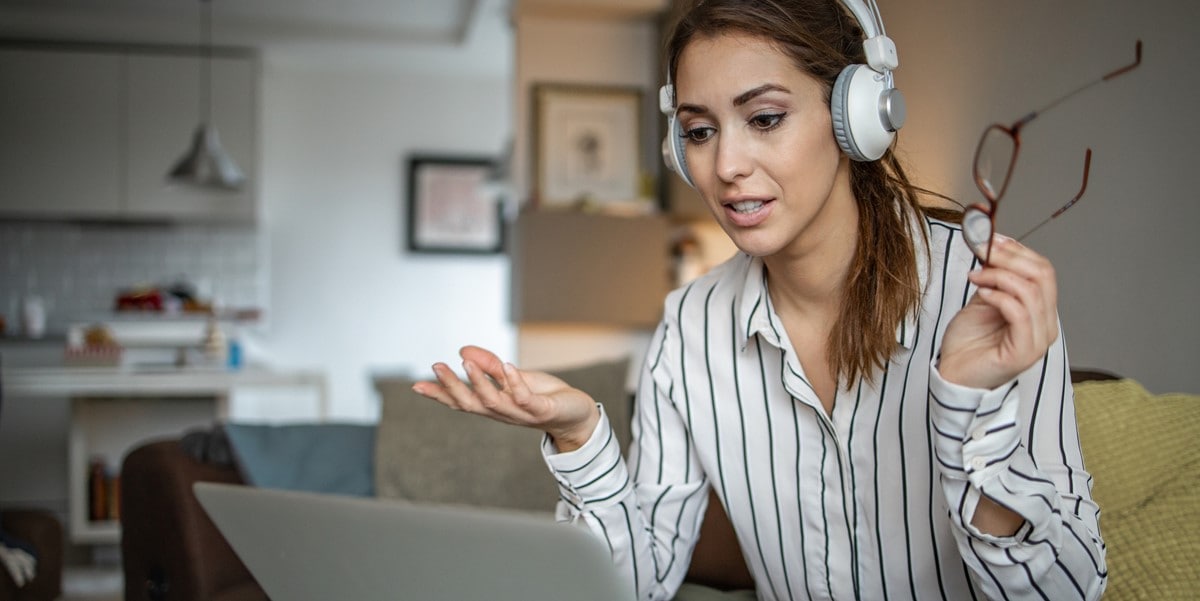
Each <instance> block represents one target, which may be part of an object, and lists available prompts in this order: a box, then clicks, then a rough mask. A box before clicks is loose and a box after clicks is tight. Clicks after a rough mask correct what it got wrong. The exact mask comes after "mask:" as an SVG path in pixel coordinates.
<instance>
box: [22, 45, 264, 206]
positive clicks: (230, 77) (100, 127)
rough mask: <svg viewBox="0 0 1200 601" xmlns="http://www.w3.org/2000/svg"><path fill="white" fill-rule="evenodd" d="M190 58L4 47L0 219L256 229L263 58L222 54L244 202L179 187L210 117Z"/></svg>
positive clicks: (222, 103) (230, 139)
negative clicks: (183, 166) (171, 176)
mask: <svg viewBox="0 0 1200 601" xmlns="http://www.w3.org/2000/svg"><path fill="white" fill-rule="evenodd" d="M201 60H202V59H201V58H200V57H199V56H197V55H196V54H195V50H194V49H190V48H189V49H185V48H175V47H161V46H154V47H142V46H111V45H98V44H67V43H63V44H58V43H49V42H47V43H38V44H23V43H10V44H7V45H0V218H17V219H20V218H37V219H104V220H116V221H147V220H154V221H164V220H165V221H220V222H230V221H232V222H243V223H253V222H254V221H256V219H257V216H258V205H259V203H258V185H257V155H258V152H257V140H258V133H257V130H258V60H257V57H256V55H255V54H253V53H251V52H249V51H240V50H231V49H216V50H215V51H214V56H213V59H212V63H211V66H212V79H211V82H212V84H211V90H212V95H211V99H212V100H211V103H212V118H213V124H214V125H215V126H216V128H217V130H218V132H219V133H220V135H221V140H222V142H223V145H224V146H225V149H226V150H227V151H228V152H229V153H230V155H231V156H233V158H234V160H235V161H237V163H238V165H239V166H240V167H241V168H242V170H243V171H244V172H245V174H246V176H247V184H246V186H245V188H244V189H243V190H241V191H238V192H228V191H223V190H196V189H192V188H189V187H186V186H180V185H174V184H171V183H170V182H169V181H168V179H167V173H168V171H169V170H170V169H171V167H172V166H173V165H174V164H175V162H176V161H177V160H178V159H179V158H180V157H182V156H183V154H184V152H185V151H186V150H187V149H188V147H189V145H190V143H191V140H192V136H193V133H194V131H195V129H196V127H197V126H198V125H199V124H200V122H201V120H202V119H207V115H202V114H201V103H202V94H203V91H202V89H201V82H200V79H201V76H200V73H201V66H202V63H201Z"/></svg>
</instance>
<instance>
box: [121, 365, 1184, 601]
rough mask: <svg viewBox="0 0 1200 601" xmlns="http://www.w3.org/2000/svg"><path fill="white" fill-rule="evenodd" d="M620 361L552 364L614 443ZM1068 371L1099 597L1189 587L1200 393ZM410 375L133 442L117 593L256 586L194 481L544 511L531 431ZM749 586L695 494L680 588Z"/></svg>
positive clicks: (549, 495) (545, 483) (690, 591)
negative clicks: (349, 412)
mask: <svg viewBox="0 0 1200 601" xmlns="http://www.w3.org/2000/svg"><path fill="white" fill-rule="evenodd" d="M626 367H627V365H626V363H625V362H624V361H613V362H603V363H598V364H595V365H590V366H584V367H581V368H577V369H573V370H563V371H561V372H559V373H558V374H557V375H559V376H560V377H562V378H563V379H564V380H566V381H568V382H570V383H572V384H573V385H575V386H577V387H579V388H581V389H583V390H585V391H587V392H589V393H590V394H591V395H592V396H594V397H595V398H596V399H597V400H598V401H600V402H601V403H602V404H603V405H604V406H605V411H606V412H608V414H609V415H610V417H611V418H612V420H613V423H614V425H615V429H616V435H617V436H618V438H621V439H622V440H623V441H628V436H629V430H628V424H629V417H630V413H631V406H632V402H631V399H630V397H629V396H628V394H627V393H626V391H625V388H624V382H625V379H626ZM1073 376H1074V377H1075V379H1076V381H1077V384H1076V389H1075V390H1076V407H1077V415H1078V418H1079V430H1080V436H1081V440H1082V444H1083V447H1084V453H1085V457H1086V458H1087V465H1088V468H1089V470H1090V471H1091V473H1092V475H1093V478H1094V481H1095V490H1094V494H1095V497H1096V499H1097V501H1098V502H1099V503H1100V504H1101V507H1102V509H1103V515H1102V519H1101V527H1102V530H1103V533H1104V535H1105V538H1106V542H1107V546H1108V558H1109V572H1110V575H1111V576H1110V581H1109V592H1108V594H1107V595H1106V597H1105V598H1106V599H1118V600H1120V599H1184V598H1193V597H1194V591H1196V590H1200V576H1197V573H1196V570H1195V569H1194V567H1193V566H1192V565H1191V560H1192V557H1194V556H1196V554H1197V553H1198V552H1200V497H1198V496H1197V493H1200V475H1198V470H1200V446H1198V445H1196V444H1195V442H1194V441H1195V434H1194V433H1195V432H1196V426H1197V421H1198V420H1200V412H1197V411H1196V410H1197V409H1200V405H1198V404H1197V400H1196V398H1195V397H1194V396H1192V395H1154V394H1151V393H1149V392H1147V391H1146V390H1145V389H1144V388H1142V387H1141V386H1140V385H1139V384H1138V383H1137V382H1136V381H1134V380H1128V379H1116V378H1113V377H1111V376H1109V375H1107V374H1103V373H1101V372H1083V371H1080V372H1076V373H1073ZM411 384H412V381H411V380H408V379H406V378H398V377H397V378H387V377H385V378H378V379H376V382H375V385H376V389H377V390H378V392H379V396H380V399H381V402H382V406H381V418H380V421H379V423H378V424H377V425H371V426H366V425H354V426H351V425H346V424H341V425H338V424H322V425H301V426H251V425H243V424H223V425H221V426H220V427H215V428H213V429H212V430H211V431H209V432H207V433H205V432H193V433H190V434H189V435H188V436H185V437H183V438H177V439H167V440H156V441H149V442H147V443H146V444H144V445H142V446H140V447H138V448H137V449H135V450H133V451H132V452H131V453H129V454H128V455H127V457H126V459H125V461H124V464H123V468H122V474H121V486H122V494H121V497H122V510H121V523H122V530H123V533H124V534H123V537H122V554H123V561H124V573H125V587H126V597H125V598H126V599H127V600H129V601H133V600H142V599H149V600H158V599H172V600H179V601H190V600H200V599H205V600H215V601H243V600H258V599H265V598H266V596H265V594H264V593H263V591H262V589H261V588H260V587H259V586H258V584H257V583H256V582H255V581H254V579H253V577H252V576H251V575H250V574H249V572H248V571H247V570H246V568H245V566H243V565H242V564H241V562H240V561H239V560H238V559H237V557H236V555H235V554H234V553H233V552H232V550H231V549H230V548H229V546H228V545H227V543H225V541H224V539H223V538H222V537H221V535H220V533H219V532H217V530H216V529H215V527H214V526H213V525H212V523H211V522H210V521H209V520H208V518H207V516H206V515H205V514H204V513H203V511H202V509H201V508H200V506H199V504H198V503H197V502H196V500H195V498H194V496H193V495H192V491H191V485H192V483H194V482H196V481H215V482H229V483H243V484H250V485H258V486H271V487H282V488H296V489H301V490H322V491H325V492H332V493H334V494H360V495H361V494H366V495H373V496H377V497H380V498H395V499H408V500H412V501H417V502H430V503H453V504H465V505H475V506H485V507H501V508H506V509H517V510H523V511H531V512H549V511H551V510H552V509H553V506H554V503H555V500H556V499H557V494H556V491H555V485H554V482H553V480H552V479H551V478H550V477H548V475H547V473H546V468H545V465H544V462H543V461H542V459H541V456H540V452H539V450H538V439H539V437H540V435H539V434H538V433H537V432H534V431H530V430H524V429H520V428H513V427H511V426H505V425H501V424H496V423H493V422H491V421H489V420H485V419H481V418H478V417H475V416H470V415H465V414H462V413H458V412H455V411H451V410H449V409H446V408H444V407H441V406H440V405H437V404H436V403H433V402H431V401H428V400H427V399H424V398H421V397H419V396H418V395H416V394H415V393H413V392H412V391H411ZM330 428H340V429H341V431H340V432H338V433H336V434H331V433H330V432H329V429H330ZM338 439H340V442H338V441H337V440H338ZM1167 439H1169V440H1167ZM331 441H332V442H331ZM239 449H240V450H239ZM246 449H249V450H248V451H247V450H246ZM272 449H273V450H274V452H267V451H271V450H272ZM347 449H349V450H347ZM1131 450H1133V452H1131ZM242 455H246V457H243V456H242ZM259 455H267V456H266V457H260V456H259ZM271 455H275V456H273V457H272V456H271ZM280 456H282V457H280ZM297 466H299V467H300V468H303V469H297ZM753 586H754V584H753V580H752V579H751V577H750V575H749V571H748V570H747V569H746V566H745V563H744V561H743V559H742V556H741V550H740V548H739V546H738V543H737V540H736V537H735V536H734V534H733V531H732V528H731V527H730V525H729V521H728V518H726V517H725V515H724V512H723V510H722V508H721V505H720V503H719V502H717V501H716V499H715V497H710V503H709V509H708V513H707V514H706V516H705V519H704V523H703V527H702V530H701V535H700V539H699V542H698V544H697V547H696V551H695V555H694V557H693V560H692V562H691V566H690V569H689V572H688V576H687V581H686V582H685V585H684V589H682V590H681V594H680V598H681V599H682V598H687V599H716V598H722V597H719V595H720V594H721V592H722V591H734V592H733V595H734V596H735V598H738V599H741V598H749V599H752V598H753V593H752V589H753Z"/></svg>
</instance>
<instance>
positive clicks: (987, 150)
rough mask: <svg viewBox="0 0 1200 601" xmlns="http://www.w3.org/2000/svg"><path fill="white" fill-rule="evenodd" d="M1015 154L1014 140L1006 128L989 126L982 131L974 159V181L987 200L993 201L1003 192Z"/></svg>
mask: <svg viewBox="0 0 1200 601" xmlns="http://www.w3.org/2000/svg"><path fill="white" fill-rule="evenodd" d="M1016 156H1017V143H1016V140H1015V139H1013V137H1012V135H1011V134H1010V133H1009V132H1008V131H1007V130H1005V129H1003V128H1000V127H990V128H988V130H987V131H986V132H984V134H983V139H981V140H980V141H979V150H978V155H977V158H976V161H975V183H976V185H978V186H979V191H980V192H982V193H983V195H984V196H985V197H987V199H988V200H991V201H995V200H997V199H999V198H1000V195H1001V194H1003V193H1004V188H1005V187H1006V186H1007V184H1008V176H1009V174H1010V173H1012V164H1013V159H1014V158H1016Z"/></svg>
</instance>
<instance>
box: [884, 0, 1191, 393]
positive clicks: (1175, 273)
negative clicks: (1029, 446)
mask: <svg viewBox="0 0 1200 601" xmlns="http://www.w3.org/2000/svg"><path fill="white" fill-rule="evenodd" d="M881 10H882V12H883V16H884V21H885V24H886V26H887V28H888V33H889V34H890V35H891V36H892V38H893V39H894V40H895V41H896V44H897V46H898V48H899V55H900V62H901V66H900V69H899V70H898V71H897V74H896V77H897V84H898V86H899V87H900V88H901V89H902V90H903V91H904V93H905V97H906V99H907V100H908V106H909V121H908V124H907V125H906V126H905V128H904V130H903V131H902V133H901V136H900V140H901V142H900V149H901V150H902V151H903V153H904V154H905V155H906V157H907V159H908V163H909V165H910V167H911V168H912V169H913V170H914V171H915V172H916V173H917V175H918V180H919V182H920V183H923V184H926V185H927V186H929V187H933V188H935V189H937V190H940V191H942V192H945V193H947V194H949V195H951V196H954V197H956V198H959V199H960V200H963V201H965V202H968V203H971V202H977V201H980V200H981V197H980V196H979V192H978V191H977V190H976V189H975V186H974V184H973V183H972V181H971V179H970V173H971V160H972V155H973V152H974V146H975V143H976V141H977V140H978V137H979V135H980V134H981V133H982V131H983V129H984V127H985V126H986V125H988V124H990V123H992V122H996V121H999V122H1004V123H1011V122H1012V121H1015V120H1016V119H1017V118H1019V117H1020V116H1022V115H1024V114H1025V113H1027V112H1029V111H1030V110H1033V109H1035V108H1038V107H1039V106H1040V105H1041V104H1043V103H1045V102H1048V101H1050V100H1052V99H1054V98H1056V97H1058V96H1060V95H1062V94H1064V93H1066V92H1068V91H1070V90H1072V89H1075V88H1076V87H1077V86H1079V85H1081V84H1083V83H1086V82H1087V81H1089V80H1090V79H1091V78H1095V77H1099V76H1100V75H1102V74H1104V73H1106V72H1107V71H1109V70H1111V69H1114V68H1116V67H1118V66H1120V65H1122V64H1125V63H1128V62H1131V61H1132V60H1133V56H1134V41H1135V40H1136V39H1138V38H1141V39H1142V40H1143V41H1144V43H1145V49H1144V60H1143V63H1142V66H1141V67H1140V68H1139V69H1137V70H1135V71H1133V72H1131V73H1129V74H1127V75H1124V76H1122V77H1120V78H1117V79H1114V80H1111V81H1109V82H1107V83H1104V84H1101V85H1099V86H1097V87H1096V88H1093V89H1092V90H1089V91H1088V92H1085V93H1084V94H1083V95H1082V96H1079V97H1076V98H1074V99H1072V100H1071V101H1069V103H1068V104H1065V105H1062V106H1061V107H1060V108H1057V109H1055V110H1053V111H1050V112H1047V113H1045V114H1043V115H1042V116H1040V117H1039V118H1038V119H1037V120H1035V121H1034V122H1033V123H1031V124H1030V125H1029V126H1028V128H1027V129H1026V130H1025V133H1024V134H1023V136H1022V143H1023V145H1022V151H1021V153H1022V154H1021V157H1020V159H1019V161H1018V164H1017V167H1016V172H1015V174H1014V176H1013V183H1012V185H1011V187H1010V189H1009V191H1008V196H1007V197H1006V198H1005V199H1004V200H1003V201H1002V206H1001V209H1000V212H999V214H1000V228H1001V230H1002V231H1005V232H1008V233H1010V234H1019V233H1021V232H1023V231H1025V230H1026V229H1028V228H1029V227H1031V226H1032V225H1033V224H1036V223H1037V222H1038V221H1040V219H1041V218H1042V217H1043V216H1045V215H1048V214H1049V213H1050V212H1051V211H1052V210H1053V209H1054V208H1056V207H1057V206H1059V205H1061V204H1062V203H1063V202H1064V201H1065V200H1066V199H1067V198H1069V197H1070V196H1071V195H1072V194H1073V193H1074V192H1075V190H1076V189H1077V188H1078V186H1079V183H1080V177H1081V175H1082V166H1083V156H1084V149H1085V148H1087V147H1089V146H1090V147H1091V148H1092V149H1093V151H1094V156H1093V159H1092V171H1091V180H1090V183H1089V185H1088V190H1087V193H1086V195H1085V196H1084V197H1083V199H1082V200H1081V201H1080V203H1079V204H1078V205H1076V207H1075V208H1074V209H1072V210H1071V211H1070V212H1068V213H1066V214H1065V215H1063V216H1062V217H1061V218H1059V219H1057V220H1055V221H1054V222H1051V223H1050V224H1048V225H1047V226H1045V227H1044V228H1042V229H1041V230H1039V231H1038V232H1037V233H1036V234H1034V235H1033V236H1031V237H1030V238H1028V239H1027V240H1026V243H1027V244H1029V245H1030V246H1032V247H1034V248H1036V249H1037V250H1039V251H1040V252H1042V253H1044V254H1046V255H1047V256H1048V257H1050V258H1051V260H1053V261H1054V263H1055V266H1056V268H1057V271H1058V280H1059V287H1060V291H1059V294H1060V296H1059V308H1060V316H1061V318H1062V321H1063V325H1064V328H1065V331H1066V336H1067V342H1068V349H1069V352H1070V354H1071V360H1072V364H1073V365H1076V366H1088V367H1098V368H1104V369H1108V370H1112V371H1116V372H1118V373H1120V374H1124V375H1127V376H1131V377H1134V378H1137V379H1138V380H1140V381H1141V382H1142V383H1144V384H1145V385H1146V386H1147V387H1148V388H1150V389H1152V390H1154V391H1156V392H1166V391H1188V392H1197V391H1200V369H1197V366H1198V365H1200V319H1196V317H1195V309H1194V305H1195V299H1196V298H1198V297H1200V268H1198V267H1197V260H1200V237H1198V236H1196V235H1195V232H1194V230H1195V228H1196V226H1197V224H1200V202H1197V200H1200V199H1198V196H1200V192H1198V191H1197V186H1196V184H1195V176H1194V172H1195V170H1196V165H1195V162H1196V161H1195V157H1196V151H1195V145H1196V141H1197V140H1198V139H1200V118H1197V115H1196V106H1195V105H1196V99H1197V98H1200V72H1198V71H1197V70H1196V68H1195V64H1196V61H1197V59H1200V37H1198V36H1197V35H1196V27H1197V25H1198V24H1200V4H1197V3H1195V2H1178V1H1176V0H1144V1H1142V2H1129V1H1127V0H1058V1H1055V2H1045V1H1042V0H1013V1H1009V2H947V1H945V0H904V1H901V2H883V3H881Z"/></svg>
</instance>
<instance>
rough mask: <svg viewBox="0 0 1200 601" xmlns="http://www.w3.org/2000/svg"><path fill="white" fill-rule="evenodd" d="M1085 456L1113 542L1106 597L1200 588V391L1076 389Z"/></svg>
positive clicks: (1128, 386)
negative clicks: (1198, 566)
mask: <svg viewBox="0 0 1200 601" xmlns="http://www.w3.org/2000/svg"><path fill="white" fill-rule="evenodd" d="M1075 412H1076V415H1077V417H1078V420H1079V437H1080V444H1081V445H1082V446H1083V453H1084V460H1085V464H1086V466H1087V468H1088V471H1089V472H1091V474H1092V478H1093V480H1094V485H1093V490H1092V495H1093V498H1094V499H1095V501H1096V502H1097V503H1098V504H1099V505H1100V511H1101V518H1100V533H1101V535H1102V536H1103V537H1104V541H1105V544H1106V545H1107V547H1108V572H1109V582H1108V592H1107V593H1106V594H1105V597H1104V598H1105V599H1106V601H1113V600H1120V599H1155V600H1160V599H1192V598H1195V597H1194V596H1195V595H1196V591H1198V590H1200V570H1197V569H1196V558H1197V557H1200V444H1198V443H1197V433H1198V432H1200V396H1198V395H1187V394H1162V395H1155V394H1152V393H1150V392H1148V391H1147V390H1146V389H1145V388H1143V387H1142V386H1141V385H1140V384H1138V383H1137V382H1136V381H1134V380H1118V381H1111V382H1083V383H1080V384H1076V385H1075Z"/></svg>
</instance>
